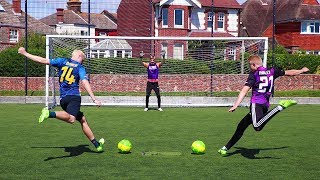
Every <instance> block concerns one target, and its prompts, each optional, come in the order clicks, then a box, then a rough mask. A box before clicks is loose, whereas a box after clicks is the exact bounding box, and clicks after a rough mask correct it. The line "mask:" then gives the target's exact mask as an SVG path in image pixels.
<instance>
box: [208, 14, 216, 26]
mask: <svg viewBox="0 0 320 180" xmlns="http://www.w3.org/2000/svg"><path fill="white" fill-rule="evenodd" d="M210 21H211V22H212V26H209V22H210ZM207 22H208V27H207V29H209V30H211V28H213V29H214V28H215V13H212V12H208V18H207Z"/></svg>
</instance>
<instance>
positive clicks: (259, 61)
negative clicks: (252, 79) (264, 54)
mask: <svg viewBox="0 0 320 180" xmlns="http://www.w3.org/2000/svg"><path fill="white" fill-rule="evenodd" d="M248 62H249V63H254V64H256V65H259V66H262V59H261V57H260V56H258V55H251V56H250V57H249V58H248Z"/></svg>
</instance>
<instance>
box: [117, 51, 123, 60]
mask: <svg viewBox="0 0 320 180" xmlns="http://www.w3.org/2000/svg"><path fill="white" fill-rule="evenodd" d="M116 57H119V58H122V51H121V50H119V51H117V56H116Z"/></svg>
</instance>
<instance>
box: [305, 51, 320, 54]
mask: <svg viewBox="0 0 320 180" xmlns="http://www.w3.org/2000/svg"><path fill="white" fill-rule="evenodd" d="M306 54H311V55H320V50H316V51H306Z"/></svg>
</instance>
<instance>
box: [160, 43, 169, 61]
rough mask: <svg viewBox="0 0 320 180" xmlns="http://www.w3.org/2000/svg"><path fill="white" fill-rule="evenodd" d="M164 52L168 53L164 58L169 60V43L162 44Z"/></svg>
mask: <svg viewBox="0 0 320 180" xmlns="http://www.w3.org/2000/svg"><path fill="white" fill-rule="evenodd" d="M163 50H164V51H165V52H166V54H165V55H164V58H165V59H168V43H161V51H163ZM161 58H162V57H161Z"/></svg>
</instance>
